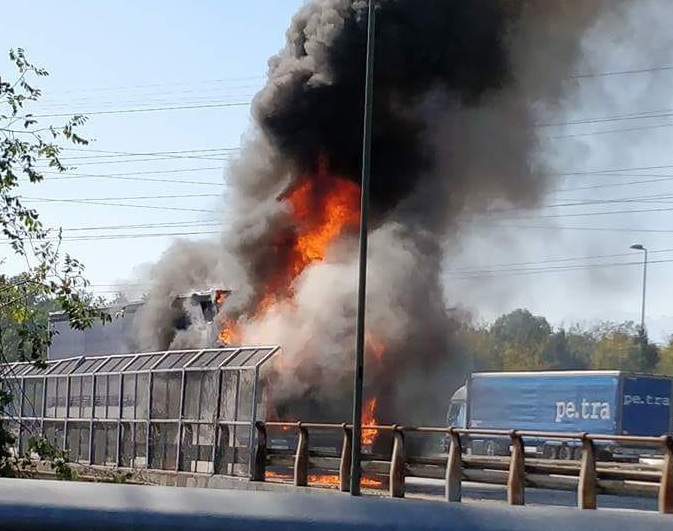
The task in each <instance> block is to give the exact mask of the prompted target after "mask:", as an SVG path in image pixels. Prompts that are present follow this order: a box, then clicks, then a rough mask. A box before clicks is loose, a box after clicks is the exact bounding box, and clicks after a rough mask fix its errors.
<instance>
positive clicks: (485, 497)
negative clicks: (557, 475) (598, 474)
mask: <svg viewBox="0 0 673 531" xmlns="http://www.w3.org/2000/svg"><path fill="white" fill-rule="evenodd" d="M406 485H407V489H406V496H407V497H408V498H421V499H426V500H443V499H444V482H443V481H442V480H435V479H422V478H407V479H406ZM463 501H465V502H468V503H470V502H500V503H507V488H506V487H505V486H502V485H486V484H481V483H470V482H463ZM526 505H546V506H559V507H576V506H577V493H576V492H574V491H573V492H570V491H558V490H544V489H526ZM598 508H600V509H631V510H641V511H657V500H656V499H655V498H636V497H632V496H603V495H599V496H598Z"/></svg>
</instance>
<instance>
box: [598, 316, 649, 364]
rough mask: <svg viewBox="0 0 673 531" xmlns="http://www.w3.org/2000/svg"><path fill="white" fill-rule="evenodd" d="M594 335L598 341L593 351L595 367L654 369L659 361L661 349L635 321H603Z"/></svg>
mask: <svg viewBox="0 0 673 531" xmlns="http://www.w3.org/2000/svg"><path fill="white" fill-rule="evenodd" d="M592 335H593V336H594V338H595V345H594V348H593V351H592V352H591V358H590V367H591V368H592V369H611V370H623V371H634V372H652V371H653V370H655V368H656V367H657V363H658V361H659V349H658V348H657V346H656V345H654V344H652V343H650V342H649V339H648V338H647V336H646V335H641V333H640V331H639V329H638V327H637V326H636V325H635V324H634V323H633V322H626V323H620V324H615V323H609V322H607V323H601V324H599V325H597V326H596V327H595V328H594V329H593V331H592Z"/></svg>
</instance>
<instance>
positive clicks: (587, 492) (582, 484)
mask: <svg viewBox="0 0 673 531" xmlns="http://www.w3.org/2000/svg"><path fill="white" fill-rule="evenodd" d="M596 476H597V474H596V448H595V446H594V443H593V441H592V440H591V439H590V438H589V436H588V434H586V433H585V434H583V435H582V463H581V464H580V479H579V483H578V484H577V507H578V508H580V509H595V508H596V485H597V477H596Z"/></svg>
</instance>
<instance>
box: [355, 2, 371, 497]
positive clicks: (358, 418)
mask: <svg viewBox="0 0 673 531" xmlns="http://www.w3.org/2000/svg"><path fill="white" fill-rule="evenodd" d="M375 34H376V11H375V2H374V0H369V12H368V15H367V65H366V73H365V112H364V131H363V139H362V189H361V192H360V194H361V196H360V250H359V271H358V275H359V276H358V301H357V318H356V319H357V320H356V324H355V374H354V386H353V387H354V389H353V446H352V453H351V459H352V461H351V481H350V493H351V496H359V495H360V479H361V477H362V468H361V452H362V441H361V437H362V402H363V395H364V358H365V294H366V289H367V231H368V228H369V226H368V217H369V178H370V167H371V144H372V114H373V102H374V37H375Z"/></svg>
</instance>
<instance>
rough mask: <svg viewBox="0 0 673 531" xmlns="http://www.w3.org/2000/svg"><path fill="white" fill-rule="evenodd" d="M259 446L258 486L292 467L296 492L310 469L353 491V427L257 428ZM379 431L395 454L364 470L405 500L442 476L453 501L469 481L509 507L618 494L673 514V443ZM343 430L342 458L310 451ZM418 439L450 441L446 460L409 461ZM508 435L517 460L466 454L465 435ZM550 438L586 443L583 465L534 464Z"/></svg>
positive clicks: (589, 502)
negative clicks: (292, 434)
mask: <svg viewBox="0 0 673 531" xmlns="http://www.w3.org/2000/svg"><path fill="white" fill-rule="evenodd" d="M255 426H256V429H257V437H256V441H257V444H256V447H255V450H254V454H253V463H252V467H251V480H252V481H265V480H266V476H267V469H268V468H269V467H273V466H289V467H291V468H292V470H293V482H294V485H296V486H307V485H309V477H310V476H309V472H310V469H311V468H314V469H316V468H317V469H321V470H332V471H337V474H338V486H339V489H340V490H341V491H343V492H347V491H348V489H349V483H350V466H351V457H352V456H351V441H352V425H350V424H320V423H304V422H267V423H264V422H257V423H256V424H255ZM289 429H293V430H296V433H297V434H298V436H299V438H298V442H297V448H296V450H295V451H294V452H292V451H290V450H279V449H274V448H271V447H270V446H269V445H268V440H269V437H268V431H269V430H285V431H287V430H289ZM363 429H366V430H376V432H377V433H382V432H388V433H390V434H392V436H393V443H392V449H391V453H390V455H389V456H370V455H365V456H363V464H362V467H363V471H364V472H365V473H366V474H374V475H377V476H382V477H384V478H386V480H387V484H388V488H389V492H390V496H391V497H393V498H402V497H404V495H405V478H406V477H420V478H435V479H444V480H445V499H446V501H447V502H460V501H461V499H462V482H463V481H466V480H467V481H473V482H478V483H489V484H500V485H506V486H507V501H508V503H509V504H510V505H524V504H525V493H526V487H532V488H544V489H553V490H574V489H577V506H578V507H579V508H580V509H595V508H596V507H597V496H598V494H613V495H618V496H656V497H658V508H659V512H660V513H667V514H672V513H673V437H671V436H670V435H666V436H663V437H634V436H623V435H622V436H616V435H592V434H588V433H549V432H541V431H516V430H512V431H503V430H478V429H469V430H466V429H454V428H434V427H407V426H398V425H393V426H363ZM317 430H320V431H325V430H327V431H334V430H340V431H341V432H342V437H343V444H342V450H341V452H340V454H339V455H338V456H336V457H335V456H334V454H330V453H328V452H324V451H320V450H311V449H310V432H311V431H314V432H315V431H317ZM411 434H435V435H437V434H441V435H448V437H449V438H450V441H451V443H450V446H449V451H448V455H447V456H446V457H443V456H442V457H420V456H408V455H407V454H406V452H405V436H407V435H411ZM474 435H477V436H491V437H508V438H509V440H510V456H509V457H504V458H494V457H485V456H475V455H465V454H464V453H463V451H462V444H461V437H462V436H468V437H469V436H474ZM526 438H546V439H557V440H565V441H577V442H579V443H580V444H581V460H580V462H579V463H577V462H574V461H552V460H548V459H527V458H526V455H525V445H524V440H525V439H526ZM597 442H614V443H623V444H632V445H642V446H651V447H653V448H655V449H659V450H660V451H661V453H662V456H663V459H662V465H661V466H656V465H633V464H626V463H604V462H600V463H599V462H598V461H597V459H596V444H595V443H597Z"/></svg>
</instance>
